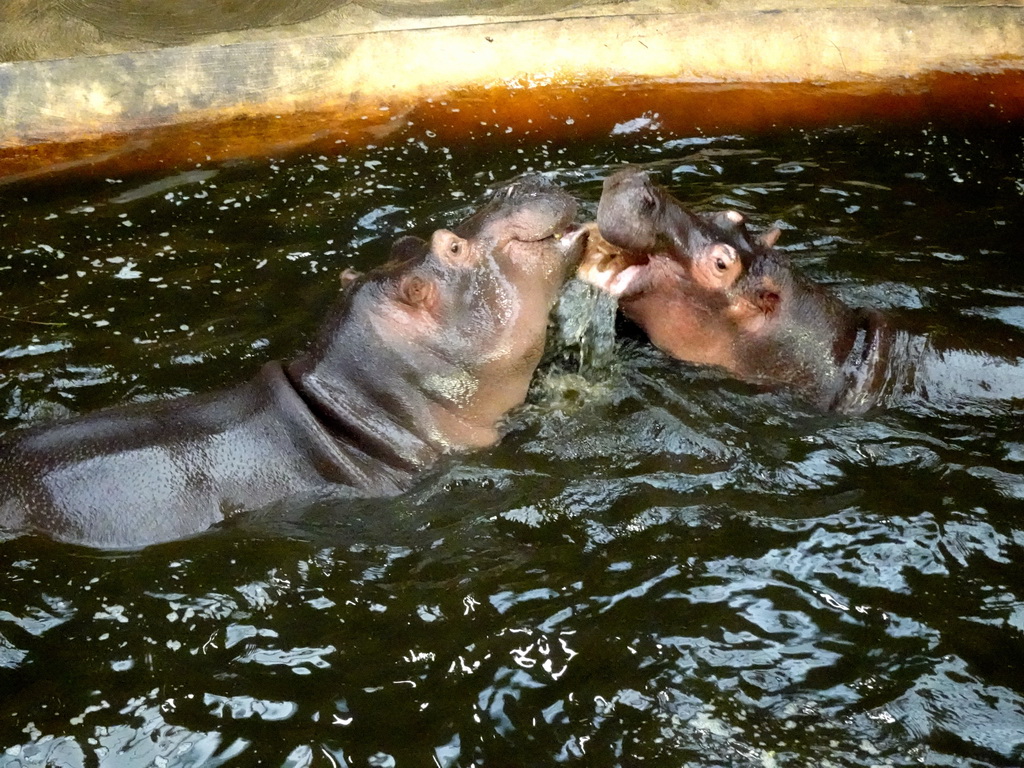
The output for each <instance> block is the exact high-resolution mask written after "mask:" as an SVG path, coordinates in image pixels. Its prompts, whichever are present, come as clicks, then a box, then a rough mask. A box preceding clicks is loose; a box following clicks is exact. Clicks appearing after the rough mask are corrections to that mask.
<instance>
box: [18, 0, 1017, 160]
mask: <svg viewBox="0 0 1024 768" xmlns="http://www.w3.org/2000/svg"><path fill="white" fill-rule="evenodd" d="M138 1H140V2H141V1H142V0H138ZM151 1H152V2H156V0H151ZM24 2H25V3H28V0H24ZM87 2H88V0H79V4H82V3H87ZM92 2H94V3H95V2H99V0H92ZM306 2H307V3H312V4H313V5H307V6H305V7H306V8H307V12H308V13H312V15H311V18H308V19H305V20H295V19H292V20H291V21H289V22H288V23H279V24H268V25H265V26H259V27H255V28H248V29H230V28H229V29H226V30H225V29H219V28H217V26H216V25H212V27H211V28H206V29H201V30H199V31H197V32H195V33H194V34H192V35H191V36H186V40H187V44H171V43H173V42H174V41H175V40H176V38H175V36H174V34H171V32H173V31H174V30H173V29H171V30H169V31H168V33H167V34H166V35H165V36H164V37H165V38H166V39H165V40H163V41H161V40H160V39H156V38H158V37H159V36H157V35H150V36H149V37H145V36H142V35H138V34H137V35H136V36H134V37H133V36H131V35H130V34H120V35H118V34H114V33H112V32H110V31H109V29H108V30H104V29H103V28H101V27H100V26H96V25H95V24H90V23H89V22H86V21H83V20H82V19H80V18H78V19H68V18H63V22H62V23H65V24H71V25H73V26H74V27H75V29H77V30H78V33H79V34H77V36H74V37H73V38H67V39H65V40H64V46H65V47H64V49H60V44H61V43H60V41H61V39H62V38H61V37H60V35H55V37H54V38H53V40H54V41H56V42H53V41H50V42H47V41H46V40H44V39H42V37H41V36H42V31H40V30H42V29H43V27H37V33H38V34H39V35H40V37H39V38H38V42H39V45H37V46H36V48H35V49H32V50H31V51H29V49H30V48H31V46H30V45H29V44H28V43H27V42H25V41H24V40H22V41H21V42H20V43H19V42H18V38H17V34H15V33H14V32H11V31H10V30H12V29H14V30H15V32H17V29H21V27H18V25H17V24H15V25H14V26H10V25H8V27H7V29H8V32H7V33H6V43H5V41H4V40H3V39H0V44H5V46H6V47H0V50H5V51H7V53H8V54H13V53H16V52H17V51H18V50H23V51H28V52H31V53H33V55H35V54H40V53H45V54H46V55H49V56H53V55H54V54H55V53H57V54H59V53H61V52H62V50H63V52H66V53H73V54H75V55H72V56H69V57H65V58H44V59H37V60H22V61H8V62H5V63H0V177H2V176H5V175H8V176H11V175H13V176H16V177H20V176H21V175H23V174H26V173H29V174H31V173H32V172H33V167H37V168H44V167H46V165H47V164H53V162H54V154H53V153H52V152H51V151H49V150H50V149H52V147H53V146H54V145H62V146H65V147H73V146H78V147H80V148H81V151H80V152H78V153H77V154H76V153H75V152H71V151H70V150H68V151H66V152H65V153H64V154H60V153H58V155H59V160H60V162H71V163H75V162H78V161H80V160H82V159H83V158H84V159H88V158H89V157H90V153H92V154H93V155H96V154H97V153H102V152H109V151H115V150H112V149H111V147H112V146H113V145H112V144H111V143H110V140H109V137H111V136H121V137H130V136H137V135H139V132H140V131H154V130H155V131H159V130H163V129H170V128H173V127H175V126H183V125H189V126H207V127H209V131H213V132H214V133H216V132H218V131H219V132H223V131H224V130H225V128H224V126H226V125H227V126H231V127H230V131H232V132H234V134H245V133H246V132H247V130H248V132H249V133H250V134H253V133H254V132H258V131H261V130H266V125H267V123H268V122H273V121H276V120H281V119H288V118H291V117H294V116H296V115H310V114H315V115H319V116H320V119H321V123H327V124H335V125H340V124H343V123H346V122H353V121H363V122H367V121H369V122H370V123H373V124H378V123H380V122H381V120H382V119H383V118H382V116H386V117H387V119H396V116H397V115H400V114H401V113H402V112H403V110H407V109H410V108H411V107H412V105H414V104H417V103H422V102H424V101H425V100H429V99H444V98H446V97H449V96H451V97H454V96H453V94H454V95H458V94H460V93H462V94H464V93H467V92H473V93H477V94H479V93H482V92H487V91H492V90H493V91H499V90H500V91H509V90H517V89H518V90H523V89H527V90H529V89H544V88H552V87H563V88H564V87H572V88H581V89H586V88H593V87H599V86H604V85H607V84H608V83H619V84H623V83H652V82H653V83H680V84H682V83H691V84H692V83H714V82H729V83H761V84H765V83H814V84H819V85H829V84H843V86H844V87H849V85H850V84H857V83H863V84H874V86H875V87H877V86H878V84H884V86H883V87H884V88H885V89H888V90H892V91H898V90H899V89H900V88H901V87H904V86H905V85H906V83H909V82H910V81H912V80H914V79H915V78H922V77H927V76H928V75H929V74H931V73H936V72H946V73H950V72H953V73H963V74H967V75H971V76H986V77H990V76H993V75H997V76H1002V75H1005V76H1007V77H1010V78H1011V79H1012V83H1014V85H1012V86H1010V87H1008V88H1007V87H1003V88H1002V89H1001V92H1002V93H1003V96H1002V98H1004V99H1009V101H1010V102H1013V103H1014V104H1016V102H1018V101H1019V102H1022V103H1024V92H1022V89H1021V86H1020V83H1021V78H1020V75H1021V73H1024V6H1022V5H1005V4H1001V5H985V4H971V5H938V4H904V3H893V2H885V3H878V2H875V3H871V2H863V3H851V2H844V3H842V4H838V3H832V2H829V1H828V0H817V2H814V3H813V7H795V4H794V3H790V2H785V1H783V2H772V3H764V2H762V3H760V4H758V3H754V4H746V3H744V4H740V3H736V2H719V3H701V4H700V8H701V10H696V7H695V4H694V3H693V2H690V1H686V2H675V3H668V2H661V3H659V2H649V1H646V0H640V1H637V2H632V3H629V2H627V3H615V4H611V5H608V4H603V5H602V4H595V3H587V2H575V3H565V4H563V6H556V9H557V12H556V13H554V14H552V13H546V14H540V15H538V14H536V13H534V14H530V13H528V11H529V10H530V6H531V3H530V2H528V1H527V0H523V2H521V3H518V4H517V3H512V4H505V5H503V6H501V7H503V8H504V9H505V11H506V14H505V15H503V16H498V15H495V14H494V13H490V14H486V13H485V14H484V15H480V16H474V17H469V16H466V15H464V14H461V13H458V11H459V10H460V9H461V6H459V5H457V4H452V3H451V2H447V4H446V3H445V2H444V0H437V2H430V0H426V2H423V3H419V4H417V3H415V2H407V3H404V4H395V3H391V4H389V5H386V4H384V3H378V4H376V6H374V5H373V4H372V3H370V4H366V5H363V6H355V5H353V4H349V3H342V2H339V0H306ZM332 2H333V3H334V5H333V6H332V7H329V4H330V3H332ZM316 3H321V4H323V3H327V4H328V6H324V7H320V6H317V5H316ZM66 5H68V4H67V3H63V4H61V6H62V7H63V6H66ZM71 5H72V6H73V5H74V4H71ZM490 5H492V6H495V7H497V6H498V5H499V4H494V3H492V4H490ZM741 5H742V6H743V7H742V8H741V7H740V6H741ZM257 6H259V4H258V3H257ZM12 7H15V9H16V8H17V4H16V3H15V4H13V5H12ZM39 7H42V8H44V10H45V8H46V6H45V4H43V5H42V6H39ZM298 7H299V9H300V10H301V8H302V7H303V6H302V5H301V4H300V5H299V6H298ZM402 7H404V8H406V10H407V11H410V10H416V9H417V8H418V9H421V10H424V11H428V10H430V11H434V12H435V13H433V14H424V13H421V14H419V15H415V14H413V15H410V14H409V13H406V14H405V15H402V14H401V13H393V14H391V15H389V14H388V13H385V11H386V10H387V9H389V8H390V9H391V10H395V9H396V8H397V9H399V10H400V9H401V8H402ZM479 7H481V8H483V9H484V11H487V9H488V4H486V3H485V4H482V5H480V6H479ZM546 7H550V3H548V4H546ZM709 7H710V8H711V10H707V8H709ZM310 9H311V10H310ZM318 9H319V10H318ZM445 9H447V10H448V11H454V12H453V13H443V12H441V11H444V10H445ZM263 10H264V12H268V11H267V9H266V8H264V9H263ZM492 10H493V9H492ZM314 11H316V12H315V13H314ZM624 11H629V12H628V13H625V12H624ZM8 12H10V9H8ZM297 12H298V11H297ZM268 18H269V17H268ZM16 21H17V20H16ZM37 21H38V19H37ZM50 22H51V24H55V23H57V22H55V21H54V20H53V19H52V18H51V19H50ZM236 22H237V20H235V21H234V22H233V21H232V20H231V19H228V20H227V21H224V20H222V21H221V22H219V23H220V26H221V27H224V26H225V24H227V26H228V27H230V26H231V23H236ZM19 23H20V22H19ZM82 25H85V27H84V28H87V29H92V30H93V33H92V34H91V35H85V34H84V33H82V29H83V27H82ZM22 26H23V25H22ZM15 27H17V29H15ZM122 32H123V30H122ZM20 34H22V35H23V36H24V35H30V30H21V32H20ZM12 36H13V37H12ZM167 40H170V41H171V43H168V42H167ZM55 46H56V49H55ZM44 49H45V50H44ZM121 49H123V51H122V52H107V51H109V50H121ZM96 52H100V53H99V55H88V54H94V53H96ZM246 126H249V128H248V129H247V128H246ZM305 130H308V128H307V129H305ZM272 132H273V131H272ZM251 138H252V137H251ZM253 140H254V141H256V143H258V136H256V137H255V138H254V139H253ZM115 143H116V142H115ZM243 143H245V142H243ZM249 143H250V144H251V143H252V141H250V142H249ZM119 146H122V149H123V142H122V144H121V145H119ZM239 151H240V152H245V151H249V150H239Z"/></svg>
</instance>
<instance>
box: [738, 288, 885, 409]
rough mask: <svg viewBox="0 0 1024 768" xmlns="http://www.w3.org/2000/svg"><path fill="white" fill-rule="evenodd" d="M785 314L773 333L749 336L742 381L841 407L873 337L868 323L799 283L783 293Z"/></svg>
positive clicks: (772, 323) (773, 322)
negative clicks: (839, 402)
mask: <svg viewBox="0 0 1024 768" xmlns="http://www.w3.org/2000/svg"><path fill="white" fill-rule="evenodd" d="M780 292H781V293H782V294H783V299H782V302H781V306H780V310H779V312H778V313H777V314H775V315H773V316H772V317H771V318H770V319H769V321H768V326H767V330H766V331H764V332H762V331H757V332H754V333H752V334H748V335H747V342H746V345H745V346H746V347H747V348H746V349H743V350H741V352H740V354H739V355H737V358H738V359H739V360H741V361H744V362H743V363H742V366H743V368H744V370H741V371H740V375H741V377H742V378H746V379H748V380H751V381H755V382H760V383H765V384H768V385H771V386H777V385H780V384H781V385H784V386H787V387H790V388H792V389H793V390H794V391H796V392H799V393H801V395H802V396H803V397H805V398H807V399H808V400H810V401H812V402H814V403H815V404H816V405H817V406H819V407H821V408H824V409H829V408H833V407H835V402H836V400H837V398H840V397H841V394H842V393H843V392H844V391H845V390H846V389H847V388H849V387H850V385H851V381H850V378H851V376H852V375H853V374H852V369H853V368H855V364H854V360H855V359H859V358H860V357H861V356H862V355H863V354H864V353H863V350H861V349H860V346H861V345H863V343H864V341H865V339H866V338H867V337H868V336H869V333H868V331H867V329H866V328H865V327H864V324H865V322H866V319H865V317H864V316H863V314H862V313H861V312H860V311H859V310H854V309H851V308H850V307H848V306H847V305H846V304H844V303H843V302H842V301H840V300H839V299H838V298H837V297H836V296H834V295H833V294H832V293H830V292H829V291H827V290H825V289H823V288H822V287H821V286H818V285H817V284H815V283H812V282H810V281H805V280H803V279H800V278H798V277H794V278H792V280H791V282H788V283H787V284H785V285H783V286H781V287H780Z"/></svg>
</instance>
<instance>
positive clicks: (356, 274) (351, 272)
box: [338, 267, 363, 291]
mask: <svg viewBox="0 0 1024 768" xmlns="http://www.w3.org/2000/svg"><path fill="white" fill-rule="evenodd" d="M362 276H363V273H362V272H360V271H359V270H358V269H352V267H348V268H346V269H345V271H344V272H342V273H341V275H340V276H339V278H338V279H339V280H340V281H341V290H343V291H344V290H348V288H349V286H351V285H352V283H354V282H355V281H356V280H358V279H359V278H360V277H362Z"/></svg>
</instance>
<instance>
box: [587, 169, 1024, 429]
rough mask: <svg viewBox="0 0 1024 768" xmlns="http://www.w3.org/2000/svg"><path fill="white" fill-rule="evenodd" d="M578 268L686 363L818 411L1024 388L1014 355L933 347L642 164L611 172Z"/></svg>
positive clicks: (1005, 395) (770, 234)
mask: <svg viewBox="0 0 1024 768" xmlns="http://www.w3.org/2000/svg"><path fill="white" fill-rule="evenodd" d="M596 229H597V232H595V233H592V235H591V238H590V245H589V246H588V251H587V256H586V257H585V259H584V261H583V263H582V264H581V265H580V267H579V276H580V277H581V278H582V279H584V280H586V281H587V282H590V283H592V284H594V285H596V286H598V287H600V288H602V289H604V290H605V291H607V292H608V293H610V294H612V295H613V296H616V297H617V298H618V301H619V307H620V309H621V311H622V312H623V314H624V315H626V316H627V317H628V318H630V319H631V320H632V321H634V322H635V323H636V324H637V325H638V326H639V327H640V328H641V329H642V330H643V331H644V332H645V333H646V334H647V336H648V337H649V338H650V340H651V341H652V342H653V343H654V344H655V346H657V347H659V348H660V349H662V350H663V351H665V352H666V353H667V354H669V355H671V356H672V357H675V358H677V359H679V360H685V361H688V362H692V363H698V364H706V365H713V366H718V367H719V368H722V369H725V370H726V371H728V372H729V373H730V374H732V375H733V376H736V377H737V378H740V379H743V380H745V381H749V382H752V383H754V384H758V385H762V386H765V387H769V388H785V389H788V390H790V391H793V392H795V393H796V394H798V395H800V396H802V397H804V398H805V399H807V400H809V401H810V402H811V403H813V404H814V405H816V406H817V407H819V408H822V409H825V410H836V411H843V412H860V411H864V410H866V409H868V408H870V407H872V406H875V405H892V404H896V403H899V402H901V401H906V400H908V399H914V400H927V401H931V402H944V403H950V402H952V401H958V400H963V399H964V398H967V399H983V400H991V399H1011V398H1021V397H1024V369H1022V367H1021V364H1020V360H1019V359H1007V358H1001V357H997V356H990V355H986V354H982V353H978V352H974V351H970V350H962V349H937V348H936V347H935V345H934V344H933V342H932V340H930V339H929V337H928V336H927V335H925V334H919V333H911V332H909V331H907V330H905V329H903V328H901V327H899V326H898V324H895V323H894V322H893V321H892V318H891V317H889V316H887V315H886V314H885V313H883V312H880V311H877V310H875V309H871V308H861V307H850V306H848V305H847V304H845V303H844V302H843V301H841V300H840V299H839V298H838V297H837V296H836V295H835V294H833V293H832V292H831V291H829V290H827V289H826V288H824V287H823V286H821V285H818V284H817V283H815V282H814V281H812V280H810V279H808V278H807V277H805V276H804V275H802V274H801V273H800V272H799V271H798V270H797V269H796V268H795V267H794V265H793V264H792V263H791V262H790V259H789V257H788V256H787V255H786V254H785V253H783V252H781V251H779V250H777V249H776V248H775V247H774V246H775V243H776V242H777V240H778V238H779V234H780V233H779V230H778V229H771V230H768V231H767V232H764V233H761V234H758V235H754V234H752V233H751V232H750V231H749V230H748V228H747V226H746V222H745V219H744V216H743V215H742V214H741V213H739V212H738V211H721V212H716V213H709V214H696V213H693V212H692V211H690V210H688V209H687V208H686V207H685V206H684V205H683V204H682V203H681V202H679V201H678V200H677V199H676V198H674V197H673V196H672V195H671V194H670V193H669V192H668V191H667V190H666V189H664V188H663V187H661V186H659V185H657V184H655V183H654V182H653V181H652V180H651V179H650V177H649V176H648V175H647V174H646V173H645V172H643V171H642V170H640V169H637V168H625V169H623V170H620V171H618V172H616V173H614V174H612V175H611V176H609V177H608V178H607V179H606V180H605V182H604V188H603V190H602V194H601V199H600V202H599V203H598V212H597V224H596Z"/></svg>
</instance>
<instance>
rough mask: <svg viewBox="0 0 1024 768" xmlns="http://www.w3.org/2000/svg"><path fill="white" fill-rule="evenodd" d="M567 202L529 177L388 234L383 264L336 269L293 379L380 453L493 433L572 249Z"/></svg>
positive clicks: (413, 455)
mask: <svg viewBox="0 0 1024 768" xmlns="http://www.w3.org/2000/svg"><path fill="white" fill-rule="evenodd" d="M575 215H576V203H575V201H574V200H573V199H572V198H571V197H570V196H569V195H568V194H566V193H565V192H564V191H562V190H561V189H558V188H557V187H555V186H553V185H552V184H550V183H549V182H547V181H546V180H545V179H543V178H542V177H530V178H523V179H520V180H518V181H514V182H512V183H510V184H508V185H506V186H504V187H502V188H501V189H499V190H498V191H497V192H496V193H495V194H494V195H493V197H492V198H491V199H490V200H489V202H487V203H486V204H485V205H484V206H483V207H482V208H480V209H479V210H478V211H477V212H476V213H474V214H473V215H471V216H469V217H468V218H467V219H466V220H464V221H462V222H461V223H459V224H457V225H456V226H454V227H452V228H451V229H439V230H437V231H435V232H434V233H433V234H432V235H431V236H430V238H429V239H426V240H423V239H420V238H418V237H403V238H401V239H400V240H398V241H397V242H396V243H395V245H394V247H393V249H392V252H391V258H390V260H389V261H388V262H387V263H385V264H383V265H382V266H380V267H377V268H375V269H373V270H370V271H369V272H367V273H366V274H364V275H360V276H352V275H351V274H350V275H349V276H348V277H347V278H346V279H344V280H343V282H344V283H345V284H346V285H345V287H344V288H343V291H342V296H341V299H340V303H339V306H338V307H337V309H336V310H335V312H334V314H333V317H332V320H331V321H330V322H328V323H327V325H326V327H325V329H324V331H323V332H322V335H321V337H320V339H319V341H318V342H317V343H316V344H315V345H314V347H313V348H312V350H310V352H309V353H308V354H307V355H306V356H305V357H304V358H301V359H299V360H297V361H296V362H295V363H293V364H292V365H291V366H290V367H289V368H288V373H289V376H290V377H291V378H292V380H293V381H294V382H295V385H296V388H297V389H299V390H300V392H302V393H303V395H304V396H305V397H306V398H307V399H309V400H312V401H314V402H315V403H316V404H317V407H318V410H319V411H320V412H321V413H322V414H326V418H327V419H328V420H329V421H331V422H333V423H334V424H336V425H337V428H338V429H341V430H347V431H352V430H355V431H357V432H359V433H360V434H361V435H362V437H361V438H360V440H361V442H362V444H363V445H365V446H366V450H367V451H368V452H370V453H377V454H392V455H391V456H390V457H389V460H390V461H392V462H393V463H397V464H402V463H406V464H411V465H419V464H422V463H424V462H426V461H430V460H432V459H434V458H436V455H437V454H439V453H446V452H449V451H453V450H462V449H469V448H474V447H480V446H485V445H490V444H492V443H493V442H495V441H496V440H497V437H498V427H499V423H500V421H501V419H502V417H503V416H504V415H505V413H506V412H507V411H508V410H509V409H511V408H513V407H514V406H516V405H518V404H520V403H522V402H523V401H524V399H525V396H526V392H527V388H528V386H529V382H530V378H531V376H532V375H533V372H534V369H535V368H536V366H537V364H538V362H539V361H540V358H541V354H542V352H543V349H544V341H545V335H546V329H547V320H548V315H549V313H550V310H551V308H552V306H553V305H554V302H555V300H556V299H557V297H558V294H559V291H560V290H561V287H562V285H563V284H564V282H565V280H566V279H567V277H568V275H569V274H570V273H571V272H572V270H573V269H574V268H575V266H576V265H577V263H578V262H579V259H580V257H581V255H582V252H583V246H584V243H585V242H586V239H587V231H586V230H584V229H583V228H581V227H579V226H577V225H575V224H574V223H573V219H574V218H575Z"/></svg>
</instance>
